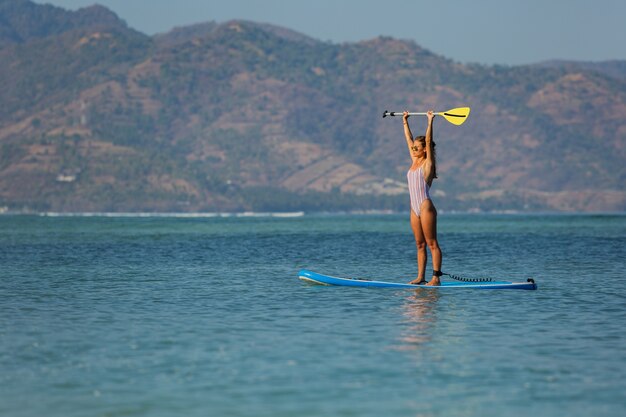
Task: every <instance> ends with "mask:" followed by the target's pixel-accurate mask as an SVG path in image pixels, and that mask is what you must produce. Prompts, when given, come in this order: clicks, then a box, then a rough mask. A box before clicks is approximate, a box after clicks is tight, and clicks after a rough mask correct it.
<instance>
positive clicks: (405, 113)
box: [402, 110, 409, 123]
mask: <svg viewBox="0 0 626 417" xmlns="http://www.w3.org/2000/svg"><path fill="white" fill-rule="evenodd" d="M408 118H409V112H408V111H406V110H405V111H404V112H403V113H402V121H403V122H404V123H406V122H407V119H408Z"/></svg>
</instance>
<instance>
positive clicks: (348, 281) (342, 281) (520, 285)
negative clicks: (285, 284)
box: [298, 269, 537, 290]
mask: <svg viewBox="0 0 626 417" xmlns="http://www.w3.org/2000/svg"><path fill="white" fill-rule="evenodd" d="M298 278H300V279H301V280H303V281H306V282H310V283H313V284H321V285H339V286H346V287H376V288H406V289H416V288H420V289H421V288H424V289H453V288H457V289H484V290H504V289H511V290H536V289H537V284H535V282H534V281H533V280H530V279H529V280H528V281H526V282H510V281H488V282H464V281H458V282H457V281H455V282H448V281H442V282H441V285H440V286H427V285H415V284H407V283H402V282H388V281H375V280H369V279H359V278H337V277H331V276H329V275H323V274H318V273H317V272H313V271H309V270H307V269H302V270H300V272H299V273H298Z"/></svg>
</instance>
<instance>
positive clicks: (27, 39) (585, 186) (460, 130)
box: [0, 0, 626, 211]
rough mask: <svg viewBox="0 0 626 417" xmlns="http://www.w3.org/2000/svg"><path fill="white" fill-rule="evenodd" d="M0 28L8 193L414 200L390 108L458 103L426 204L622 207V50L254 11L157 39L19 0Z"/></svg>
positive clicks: (291, 206) (160, 201)
mask: <svg viewBox="0 0 626 417" xmlns="http://www.w3.org/2000/svg"><path fill="white" fill-rule="evenodd" d="M7 4H10V5H11V6H10V7H9V6H7ZM18 6H19V7H18ZM0 39H2V43H0V83H2V84H1V85H2V88H0V207H2V206H5V207H8V208H9V209H10V210H24V211H32V210H35V211H244V210H255V211H292V210H306V211H320V210H359V209H361V210H367V209H393V210H408V203H407V199H408V196H407V190H406V186H405V181H406V179H405V174H406V170H407V168H408V165H409V164H410V159H409V157H408V155H407V150H406V145H405V144H404V139H403V134H402V124H401V123H400V119H399V118H386V119H382V118H381V115H382V111H383V110H386V109H388V110H403V109H405V108H407V109H416V110H417V109H421V110H425V109H428V108H436V109H438V110H446V109H449V108H453V107H460V106H463V105H469V106H471V108H472V111H471V114H470V117H469V119H468V120H467V122H466V123H465V124H463V125H462V126H453V125H451V124H449V123H447V122H445V121H444V120H442V119H439V118H438V119H436V122H435V141H436V143H437V158H438V159H437V161H438V173H439V177H440V178H439V179H437V180H436V181H435V184H434V187H433V190H432V192H433V195H434V200H435V204H436V205H437V207H438V208H440V209H442V210H529V211H530V210H560V211H604V210H607V211H608V210H611V211H613V210H616V211H623V210H625V209H626V191H625V190H624V188H623V184H624V179H625V169H624V166H625V164H624V161H625V160H626V155H625V149H624V143H625V139H626V122H624V120H623V119H624V117H623V116H624V114H626V82H625V81H624V78H623V77H621V76H616V75H615V70H614V68H618V69H619V68H623V64H624V63H623V62H621V61H617V62H612V63H610V64H606V65H604V64H602V63H598V64H596V65H591V66H590V65H588V64H585V65H582V64H581V65H574V64H573V63H560V62H552V63H550V64H538V65H527V66H517V67H504V66H483V65H476V64H473V65H463V64H460V63H457V62H454V61H452V60H450V59H446V58H444V57H441V56H439V55H436V54H434V53H432V52H431V51H428V50H426V49H424V48H422V47H420V46H419V45H418V44H416V43H414V42H410V41H401V40H396V39H392V38H387V37H379V38H376V39H371V40H368V41H363V42H357V43H344V44H333V43H328V42H321V41H317V40H315V39H312V38H309V37H307V36H305V35H301V34H298V33H297V32H294V31H291V30H289V29H285V28H280V27H276V26H272V25H267V24H259V23H255V22H249V21H230V22H226V23H221V24H218V23H215V22H208V23H204V24H199V25H194V26H190V27H186V28H177V29H174V30H173V31H171V32H169V33H166V34H159V35H156V36H153V37H149V36H146V35H144V34H141V33H139V32H137V31H135V30H133V29H131V28H129V27H128V26H127V25H126V24H125V23H124V22H123V21H121V20H120V19H119V18H117V16H115V15H114V14H113V13H112V12H110V11H108V10H106V9H105V8H103V7H101V6H92V7H91V8H87V9H81V10H78V11H75V12H72V11H66V10H63V9H60V8H56V7H53V6H48V5H36V4H34V3H31V2H29V1H26V0H19V1H13V2H10V3H7V2H5V1H0ZM607 68H609V69H608V70H607ZM611 68H612V69H611ZM618 74H619V71H618ZM410 122H411V125H412V129H413V131H414V133H415V134H418V133H421V131H422V130H424V128H425V119H424V118H415V117H414V118H411V119H410Z"/></svg>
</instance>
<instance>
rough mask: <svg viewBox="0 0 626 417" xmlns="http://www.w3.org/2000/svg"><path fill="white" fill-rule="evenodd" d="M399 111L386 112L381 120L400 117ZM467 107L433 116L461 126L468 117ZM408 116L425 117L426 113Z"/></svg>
mask: <svg viewBox="0 0 626 417" xmlns="http://www.w3.org/2000/svg"><path fill="white" fill-rule="evenodd" d="M402 113H403V112H401V111H388V110H385V112H384V113H383V119H384V118H385V117H387V116H402ZM469 113H470V108H469V107H458V108H456V109H450V110H448V111H442V112H436V113H435V115H437V116H442V117H443V118H444V119H446V120H447V121H449V122H450V123H452V124H453V125H457V126H459V125H462V124H463V123H464V122H465V121H466V120H467V117H468V116H469ZM409 116H426V113H409Z"/></svg>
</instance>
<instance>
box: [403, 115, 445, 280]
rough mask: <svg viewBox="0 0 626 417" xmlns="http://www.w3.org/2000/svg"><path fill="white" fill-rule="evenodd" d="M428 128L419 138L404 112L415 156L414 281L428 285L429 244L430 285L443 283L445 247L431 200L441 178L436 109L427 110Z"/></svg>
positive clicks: (412, 171) (409, 177)
mask: <svg viewBox="0 0 626 417" xmlns="http://www.w3.org/2000/svg"><path fill="white" fill-rule="evenodd" d="M427 117H428V127H427V128H426V136H416V137H415V139H414V138H413V135H412V133H411V128H410V127H409V121H408V119H409V113H408V112H406V111H405V112H404V113H403V115H402V119H403V122H404V136H405V138H406V144H407V145H408V147H409V153H410V155H411V160H412V161H413V163H412V164H411V168H410V169H409V172H407V174H406V176H407V180H408V183H409V194H410V195H411V229H413V235H414V236H415V244H416V246H417V278H416V279H414V280H413V281H411V284H426V280H425V278H424V275H425V274H426V261H427V259H428V254H427V252H426V246H428V248H429V249H430V253H431V255H432V257H433V276H432V279H431V280H430V281H429V282H428V284H426V285H441V282H440V281H439V277H440V276H441V249H440V248H439V243H438V242H437V210H436V209H435V206H434V205H433V202H432V200H431V199H430V193H429V190H430V186H431V185H432V183H433V180H434V179H435V178H437V167H436V161H435V143H434V142H433V119H434V118H435V115H434V113H433V111H432V110H431V111H429V112H428V113H427Z"/></svg>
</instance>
